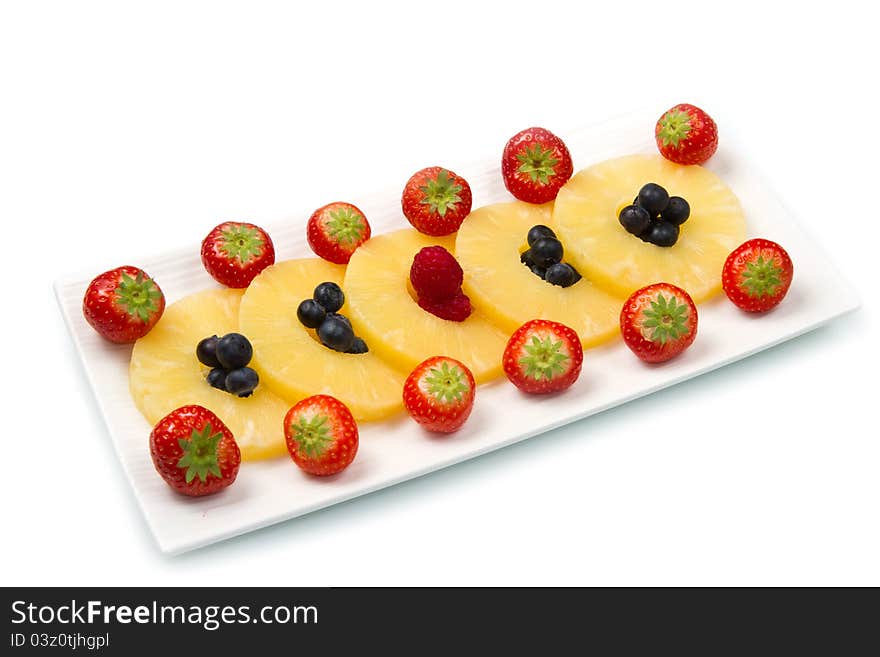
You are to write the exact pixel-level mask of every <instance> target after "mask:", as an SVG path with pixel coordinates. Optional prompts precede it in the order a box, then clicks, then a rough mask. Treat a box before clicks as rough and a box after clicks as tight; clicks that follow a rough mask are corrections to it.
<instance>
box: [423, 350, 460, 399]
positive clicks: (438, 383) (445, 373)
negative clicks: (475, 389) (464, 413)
mask: <svg viewBox="0 0 880 657" xmlns="http://www.w3.org/2000/svg"><path fill="white" fill-rule="evenodd" d="M420 387H421V388H422V389H423V390H424V391H425V392H427V393H428V394H429V395H430V396H431V397H432V398H433V399H435V400H436V401H438V402H440V403H441V404H456V403H458V402H460V401H461V400H462V399H464V396H465V395H466V394H467V393H468V392H469V391H470V389H471V386H470V383H469V382H468V380H467V376H465V373H464V372H463V371H462V369H461V368H460V367H458V366H457V365H455V364H454V363H448V362H446V361H444V362H443V363H441V364H440V365H439V366H437V367H432V368H431V369H430V370H428V373H427V374H426V375H425V376H424V378H423V379H422V381H421V385H420Z"/></svg>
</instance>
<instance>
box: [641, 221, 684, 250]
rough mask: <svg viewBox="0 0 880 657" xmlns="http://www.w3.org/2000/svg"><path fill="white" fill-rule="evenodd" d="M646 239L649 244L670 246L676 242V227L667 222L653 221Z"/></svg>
mask: <svg viewBox="0 0 880 657" xmlns="http://www.w3.org/2000/svg"><path fill="white" fill-rule="evenodd" d="M647 237H648V241H649V242H650V243H651V244H656V245H657V246H672V245H673V244H675V243H676V242H677V241H678V226H677V225H675V224H673V223H670V222H668V221H655V222H654V223H653V224H652V226H651V230H650V232H649V233H648V234H647Z"/></svg>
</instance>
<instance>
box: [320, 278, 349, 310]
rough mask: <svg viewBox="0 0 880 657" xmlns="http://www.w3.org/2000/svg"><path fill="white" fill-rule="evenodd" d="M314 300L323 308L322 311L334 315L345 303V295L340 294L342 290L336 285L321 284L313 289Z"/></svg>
mask: <svg viewBox="0 0 880 657" xmlns="http://www.w3.org/2000/svg"><path fill="white" fill-rule="evenodd" d="M314 299H315V301H317V302H318V303H320V304H321V305H322V306H324V310H326V311H327V312H328V313H335V312H336V311H337V310H339V309H340V308H342V304H343V303H345V295H344V294H343V293H342V288H341V287H339V286H338V285H337V284H336V283H329V282H328V283H321V284H320V285H319V286H318V287H316V288H315V294H314Z"/></svg>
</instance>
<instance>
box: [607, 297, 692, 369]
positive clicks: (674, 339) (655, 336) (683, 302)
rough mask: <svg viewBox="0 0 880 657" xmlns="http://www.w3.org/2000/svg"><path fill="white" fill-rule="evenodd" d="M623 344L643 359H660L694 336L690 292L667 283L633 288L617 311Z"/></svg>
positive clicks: (677, 351) (682, 347)
mask: <svg viewBox="0 0 880 657" xmlns="http://www.w3.org/2000/svg"><path fill="white" fill-rule="evenodd" d="M620 332H621V334H622V335H623V341H624V342H625V343H626V346H627V347H629V348H630V349H632V351H633V353H634V354H635V355H636V356H638V357H639V358H641V359H642V360H643V361H645V362H647V363H662V362H663V361H666V360H669V359H670V358H672V357H673V356H677V355H678V354H680V353H681V352H682V351H684V350H685V349H687V348H688V347H690V346H691V343H692V342H693V341H694V338H696V337H697V307H696V306H695V305H694V301H693V299H691V297H690V295H689V294H688V293H687V292H685V291H684V290H682V289H681V288H680V287H676V286H675V285H671V284H669V283H654V284H653V285H648V286H647V287H643V288H642V289H641V290H636V291H635V292H634V293H633V294H632V296H630V298H629V299H627V300H626V303H624V304H623V309H622V310H621V311H620Z"/></svg>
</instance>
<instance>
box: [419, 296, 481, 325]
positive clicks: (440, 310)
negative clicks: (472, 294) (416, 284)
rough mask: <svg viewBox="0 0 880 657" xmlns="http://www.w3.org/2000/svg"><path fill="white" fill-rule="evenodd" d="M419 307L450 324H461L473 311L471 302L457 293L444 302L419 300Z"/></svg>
mask: <svg viewBox="0 0 880 657" xmlns="http://www.w3.org/2000/svg"><path fill="white" fill-rule="evenodd" d="M419 306H421V307H422V309H423V310H427V311H428V312H429V313H431V314H432V315H436V316H437V317H439V318H440V319H448V320H449V321H451V322H463V321H464V320H466V319H467V318H468V317H470V315H471V312H472V311H473V309H472V308H471V300H470V299H469V298H468V296H467V295H466V294H463V293H461V292H459V293H458V294H456V295H455V296H454V297H452V298H451V299H446V300H444V301H432V300H431V299H419Z"/></svg>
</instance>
